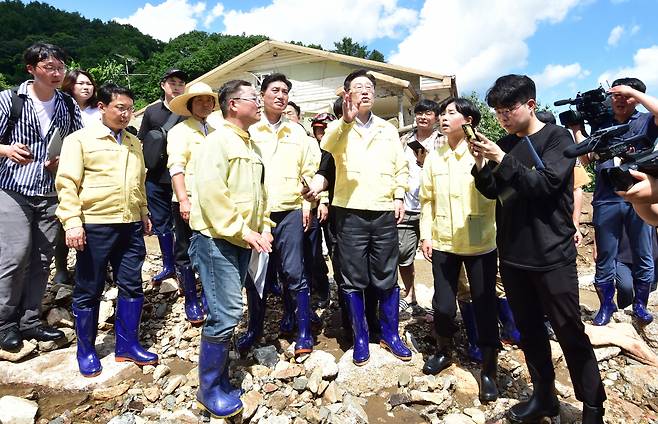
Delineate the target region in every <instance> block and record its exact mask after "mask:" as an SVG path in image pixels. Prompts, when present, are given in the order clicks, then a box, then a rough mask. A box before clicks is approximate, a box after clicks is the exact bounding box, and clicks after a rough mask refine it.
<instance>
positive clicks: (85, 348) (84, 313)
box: [73, 306, 103, 377]
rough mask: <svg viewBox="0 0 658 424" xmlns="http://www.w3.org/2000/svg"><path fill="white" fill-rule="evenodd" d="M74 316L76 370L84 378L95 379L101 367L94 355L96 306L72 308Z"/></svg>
mask: <svg viewBox="0 0 658 424" xmlns="http://www.w3.org/2000/svg"><path fill="white" fill-rule="evenodd" d="M73 315H74V316H75V335H76V337H77V339H78V351H77V353H76V358H77V359H78V368H79V369H80V374H82V375H83V376H84V377H95V376H97V375H98V374H100V373H101V371H102V370H103V367H102V365H101V361H100V359H98V354H97V353H96V347H95V345H96V334H97V333H98V306H96V307H95V308H89V309H78V308H76V307H75V306H74V307H73Z"/></svg>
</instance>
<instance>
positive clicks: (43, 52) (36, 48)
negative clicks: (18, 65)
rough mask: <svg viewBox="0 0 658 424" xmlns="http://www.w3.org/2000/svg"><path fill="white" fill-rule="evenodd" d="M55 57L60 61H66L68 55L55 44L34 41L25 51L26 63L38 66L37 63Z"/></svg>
mask: <svg viewBox="0 0 658 424" xmlns="http://www.w3.org/2000/svg"><path fill="white" fill-rule="evenodd" d="M49 57H53V58H55V59H57V60H59V61H60V62H66V61H67V60H68V55H67V54H66V53H65V52H64V50H62V49H61V48H59V47H57V46H56V45H54V44H48V43H34V44H32V45H31V46H30V47H28V48H27V49H25V52H23V62H24V63H25V64H26V65H32V66H37V63H39V62H41V61H42V60H46V59H48V58H49Z"/></svg>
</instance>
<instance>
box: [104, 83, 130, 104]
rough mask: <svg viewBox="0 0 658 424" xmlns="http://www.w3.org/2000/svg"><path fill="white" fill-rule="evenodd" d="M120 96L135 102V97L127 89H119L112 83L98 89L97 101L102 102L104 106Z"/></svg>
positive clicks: (118, 86)
mask: <svg viewBox="0 0 658 424" xmlns="http://www.w3.org/2000/svg"><path fill="white" fill-rule="evenodd" d="M122 95H123V96H128V97H130V99H131V100H132V101H135V95H134V94H133V92H132V91H131V90H130V89H129V88H126V87H121V86H120V85H116V84H114V83H112V82H109V83H107V84H103V85H101V87H100V88H99V89H98V101H99V102H103V103H104V104H106V105H109V104H110V103H112V100H114V98H115V97H117V96H122Z"/></svg>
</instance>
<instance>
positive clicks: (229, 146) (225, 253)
mask: <svg viewBox="0 0 658 424" xmlns="http://www.w3.org/2000/svg"><path fill="white" fill-rule="evenodd" d="M219 105H220V108H221V110H222V114H223V115H224V118H225V120H224V122H223V124H222V125H221V126H219V127H218V128H217V129H216V130H215V131H214V132H213V133H211V134H209V135H208V137H207V138H206V140H205V141H204V142H203V143H201V144H200V146H199V147H198V150H197V152H196V158H195V159H194V161H193V162H194V176H195V177H194V184H193V187H192V209H191V211H190V227H191V228H192V231H193V233H192V240H191V243H190V250H189V253H190V259H191V260H192V266H193V267H194V268H195V269H196V270H197V271H198V272H199V275H200V277H201V284H202V285H203V291H204V293H205V296H206V299H207V301H208V311H207V312H208V315H207V317H206V321H205V324H204V326H203V331H202V333H201V346H200V353H199V390H198V392H197V400H198V401H199V403H200V405H201V407H202V408H203V409H205V410H207V411H208V412H210V413H211V414H212V415H213V416H215V417H219V418H225V417H230V416H233V415H235V414H238V413H239V412H240V411H241V410H242V402H241V401H240V398H239V396H240V391H239V389H237V388H234V387H232V386H231V384H230V382H229V374H228V366H229V365H228V353H229V350H230V344H231V339H232V337H233V330H234V329H235V326H236V325H237V324H238V322H239V321H240V317H241V316H242V285H243V282H244V280H245V277H246V275H247V268H248V265H249V260H250V258H251V254H252V250H255V251H256V252H258V253H261V252H269V251H271V243H272V235H271V230H270V228H271V226H272V225H271V224H272V223H271V221H270V220H269V211H268V210H267V206H266V203H267V199H266V192H265V186H264V184H263V178H264V167H263V162H262V160H261V159H260V156H259V155H258V153H257V151H256V149H255V146H254V143H253V141H252V140H251V137H250V135H249V132H248V128H249V126H250V125H252V124H254V123H256V122H258V120H259V119H260V111H259V106H260V99H259V98H258V96H257V94H256V90H255V89H254V88H253V87H252V86H251V84H249V83H248V82H246V81H242V80H233V81H229V82H227V83H226V84H224V85H223V86H222V88H221V89H220V94H219Z"/></svg>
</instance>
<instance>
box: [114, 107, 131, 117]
mask: <svg viewBox="0 0 658 424" xmlns="http://www.w3.org/2000/svg"><path fill="white" fill-rule="evenodd" d="M112 107H113V108H114V109H116V110H117V112H119V113H120V114H121V115H123V114H124V113H127V114H128V115H130V114H131V113H133V112H134V111H135V108H134V107H125V106H123V105H118V106H112Z"/></svg>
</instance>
